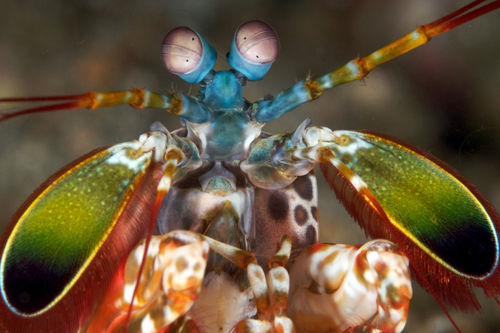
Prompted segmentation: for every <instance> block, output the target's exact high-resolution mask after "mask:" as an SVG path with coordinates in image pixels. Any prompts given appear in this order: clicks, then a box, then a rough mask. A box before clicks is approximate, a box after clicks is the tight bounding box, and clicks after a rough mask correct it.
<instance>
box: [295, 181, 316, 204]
mask: <svg viewBox="0 0 500 333" xmlns="http://www.w3.org/2000/svg"><path fill="white" fill-rule="evenodd" d="M293 188H294V189H295V192H297V194H298V195H299V196H300V197H301V198H302V199H304V200H312V198H313V188H312V184H311V180H310V179H309V176H302V177H298V178H297V179H296V180H295V181H294V182H293Z"/></svg>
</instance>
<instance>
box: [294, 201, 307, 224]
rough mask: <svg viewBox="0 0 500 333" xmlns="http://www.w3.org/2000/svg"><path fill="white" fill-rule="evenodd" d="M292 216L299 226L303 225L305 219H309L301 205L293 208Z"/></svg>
mask: <svg viewBox="0 0 500 333" xmlns="http://www.w3.org/2000/svg"><path fill="white" fill-rule="evenodd" d="M294 216H295V221H296V222H297V223H298V224H299V225H304V224H305V223H306V222H307V219H308V218H309V216H308V214H307V210H306V209H305V208H304V206H301V205H299V206H297V207H295V210H294Z"/></svg>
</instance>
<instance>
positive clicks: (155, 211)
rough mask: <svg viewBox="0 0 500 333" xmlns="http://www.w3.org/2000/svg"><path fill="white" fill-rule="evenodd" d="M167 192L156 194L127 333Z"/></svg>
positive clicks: (125, 327)
mask: <svg viewBox="0 0 500 333" xmlns="http://www.w3.org/2000/svg"><path fill="white" fill-rule="evenodd" d="M166 194H167V192H158V193H157V194H156V199H155V203H154V205H153V211H152V213H151V215H150V218H149V224H148V234H147V236H146V242H145V244H144V252H143V254H142V260H141V265H140V266H139V272H138V274H137V280H136V282H135V287H134V293H133V294H132V301H131V302H130V305H129V307H128V310H127V315H126V316H125V325H124V327H123V332H124V333H127V331H128V330H127V328H128V324H129V322H130V317H131V316H132V308H133V307H134V299H135V295H136V294H137V290H138V289H139V285H140V283H141V277H142V271H143V270H144V263H145V262H146V257H147V255H148V249H149V244H150V243H151V238H152V237H153V231H154V227H155V224H156V217H157V216H158V213H159V211H160V207H161V204H162V203H163V199H164V198H165V195H166Z"/></svg>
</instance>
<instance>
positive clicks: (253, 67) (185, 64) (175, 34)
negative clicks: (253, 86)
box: [162, 21, 279, 83]
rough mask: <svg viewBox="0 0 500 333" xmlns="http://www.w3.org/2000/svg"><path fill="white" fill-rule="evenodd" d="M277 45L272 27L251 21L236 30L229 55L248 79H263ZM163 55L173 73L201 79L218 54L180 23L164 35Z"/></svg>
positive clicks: (190, 81) (190, 80)
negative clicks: (180, 25)
mask: <svg viewBox="0 0 500 333" xmlns="http://www.w3.org/2000/svg"><path fill="white" fill-rule="evenodd" d="M278 47H279V42H278V36H277V34H276V32H275V31H274V30H273V28H271V27H270V26H269V25H267V24H266V23H264V22H261V21H249V22H246V23H243V24H242V25H240V26H239V27H238V29H237V30H236V33H235V35H234V38H233V42H232V44H231V49H230V51H229V53H228V55H227V59H228V62H229V65H231V67H233V68H234V69H235V70H237V71H239V72H241V73H242V74H243V75H245V76H246V77H247V78H248V79H250V80H260V79H262V78H263V77H264V75H265V74H266V73H267V71H268V70H269V68H270V67H271V64H272V63H273V62H274V60H275V59H276V57H277V56H278ZM162 58H163V61H164V63H165V66H167V69H168V70H169V71H170V72H171V73H174V74H176V75H178V76H180V77H181V78H182V79H184V80H185V81H187V82H189V83H198V82H200V81H201V80H203V78H204V77H205V76H206V75H207V73H208V72H209V71H210V70H211V69H212V67H213V66H214V64H215V60H216V58H217V54H216V52H215V50H214V49H213V48H212V47H211V46H210V44H208V43H207V42H206V41H205V39H204V38H203V37H202V36H201V35H200V34H199V33H197V32H196V31H194V30H192V29H190V28H188V27H178V28H175V29H173V30H171V31H170V32H169V33H168V34H167V35H166V36H165V39H164V40H163V44H162Z"/></svg>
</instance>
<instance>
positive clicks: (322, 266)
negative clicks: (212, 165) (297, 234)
mask: <svg viewBox="0 0 500 333" xmlns="http://www.w3.org/2000/svg"><path fill="white" fill-rule="evenodd" d="M290 276H291V290H290V297H289V299H290V301H289V303H288V314H289V316H290V318H291V319H292V320H293V322H294V324H295V326H296V327H297V330H298V331H300V332H344V331H354V330H362V331H363V332H374V331H383V332H400V331H401V330H402V329H403V328H404V325H405V323H406V317H407V315H408V307H409V302H410V299H411V297H412V288H411V281H410V271H409V266H408V259H407V258H406V257H405V256H404V255H403V254H402V252H400V250H399V248H398V247H397V246H396V245H395V244H393V243H391V242H389V241H386V240H373V241H370V242H368V243H366V244H364V245H363V246H361V247H359V246H349V245H327V244H316V245H313V246H311V247H310V248H309V249H307V250H305V251H304V252H303V253H302V254H301V255H300V256H299V257H298V258H297V259H296V261H295V264H294V266H293V267H292V269H291V273H290Z"/></svg>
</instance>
